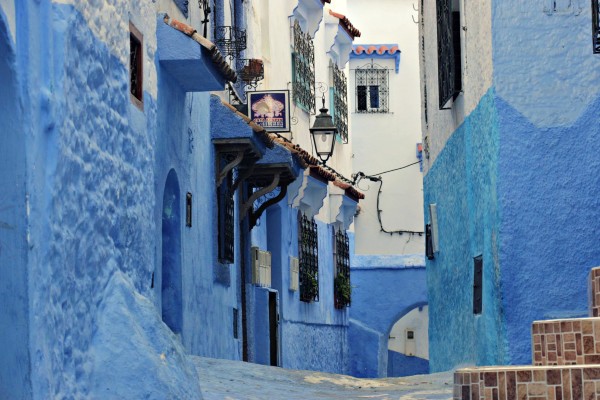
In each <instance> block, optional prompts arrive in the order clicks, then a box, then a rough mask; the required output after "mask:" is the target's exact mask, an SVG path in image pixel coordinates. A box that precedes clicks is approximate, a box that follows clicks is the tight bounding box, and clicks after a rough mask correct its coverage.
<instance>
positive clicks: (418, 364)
mask: <svg viewBox="0 0 600 400" xmlns="http://www.w3.org/2000/svg"><path fill="white" fill-rule="evenodd" d="M387 368H388V369H387V376H388V377H399V376H410V375H422V374H428V373H429V360H425V359H424V358H420V357H412V356H406V355H404V354H402V353H398V352H396V351H392V350H388V367H387Z"/></svg>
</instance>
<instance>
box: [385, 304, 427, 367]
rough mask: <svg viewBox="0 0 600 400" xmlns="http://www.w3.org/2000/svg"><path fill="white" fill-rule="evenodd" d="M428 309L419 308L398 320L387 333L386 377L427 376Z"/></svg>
mask: <svg viewBox="0 0 600 400" xmlns="http://www.w3.org/2000/svg"><path fill="white" fill-rule="evenodd" d="M428 330H429V306H427V305H420V306H417V307H415V308H413V309H412V310H410V311H409V312H407V313H406V314H404V315H403V316H402V317H401V318H400V319H398V320H397V321H396V322H395V323H394V325H392V328H391V329H390V333H389V334H388V362H387V376H388V377H398V376H409V375H420V374H427V373H429V335H428Z"/></svg>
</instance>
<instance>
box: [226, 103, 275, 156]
mask: <svg viewBox="0 0 600 400" xmlns="http://www.w3.org/2000/svg"><path fill="white" fill-rule="evenodd" d="M221 102H222V103H223V104H224V105H225V106H226V107H227V108H229V109H230V110H231V111H232V112H233V113H234V114H236V115H237V116H238V117H240V118H241V119H243V120H244V121H245V122H246V123H247V124H248V125H249V126H250V128H252V130H253V131H254V133H256V135H257V136H258V137H259V138H260V140H261V141H262V142H263V143H264V144H265V146H267V147H268V148H270V149H272V148H273V146H274V144H275V143H274V141H273V139H272V138H271V136H270V135H269V134H268V133H267V131H265V130H264V128H263V127H262V126H260V125H258V124H257V123H255V122H254V121H252V120H251V119H250V118H248V116H247V115H244V114H242V113H241V112H239V111H238V110H236V108H235V107H234V106H232V105H231V104H229V103H227V102H224V101H222V100H221Z"/></svg>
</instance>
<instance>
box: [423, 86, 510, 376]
mask: <svg viewBox="0 0 600 400" xmlns="http://www.w3.org/2000/svg"><path fill="white" fill-rule="evenodd" d="M498 125H499V122H498V112H497V110H496V103H495V93H494V90H493V89H490V90H489V91H488V92H487V93H486V95H485V96H484V97H483V98H482V99H481V101H480V103H479V105H478V106H477V108H476V109H475V110H474V111H473V112H472V113H471V114H470V115H469V116H468V117H467V118H466V119H465V121H464V123H463V124H462V125H461V126H460V127H459V128H458V129H457V130H456V131H455V132H454V133H453V135H452V137H451V138H450V139H449V140H448V142H447V144H446V146H445V148H444V149H443V151H442V152H441V153H440V154H439V156H438V158H437V159H436V161H435V164H434V165H433V167H432V168H431V169H430V171H429V173H428V174H427V175H426V176H425V178H424V181H423V187H424V200H425V201H424V205H425V215H427V216H428V215H429V210H428V205H429V204H431V203H436V204H437V215H438V233H439V249H440V251H439V253H436V255H435V259H434V260H428V261H427V285H428V288H429V306H430V310H431V312H430V314H429V315H430V320H429V348H430V360H429V361H430V367H431V371H432V372H438V371H445V370H448V369H451V368H453V367H454V366H456V365H458V364H461V363H466V364H477V365H487V364H492V363H498V362H504V360H505V359H506V343H505V340H504V333H503V329H504V325H503V323H504V320H503V314H502V304H501V297H502V296H501V292H500V270H499V267H500V263H499V237H498V235H499V227H500V209H499V204H498V202H499V200H498V194H497V168H498V167H497V163H498V161H497V160H498V140H499V130H498V129H499V128H498ZM426 218H427V219H428V217H426ZM478 255H483V312H482V314H481V315H474V314H473V257H475V256H478Z"/></svg>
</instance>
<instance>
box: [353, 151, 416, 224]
mask: <svg viewBox="0 0 600 400" xmlns="http://www.w3.org/2000/svg"><path fill="white" fill-rule="evenodd" d="M419 163H420V161H416V162H414V163H411V164H407V165H403V166H402V167H398V168H394V169H390V170H387V171H383V172H379V173H377V174H372V175H366V174H365V173H364V172H361V171H359V172H357V173H356V174H354V176H353V178H354V179H353V181H352V185H358V183H359V182H360V181H361V180H362V179H368V180H370V181H371V182H379V189H378V190H377V220H378V221H379V229H380V230H381V232H384V233H388V234H390V235H393V234H395V233H396V234H398V235H403V234H405V233H406V234H409V235H419V236H423V233H424V232H422V231H411V230H406V229H398V230H394V231H388V230H387V229H385V228H384V227H383V221H382V220H381V213H382V212H383V210H382V209H381V208H380V202H381V193H382V188H383V179H382V178H381V175H383V174H387V173H389V172H394V171H399V170H401V169H404V168H408V167H410V166H413V165H416V164H419Z"/></svg>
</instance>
